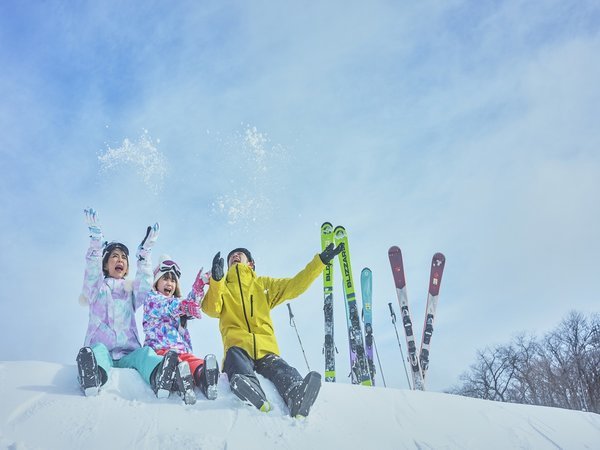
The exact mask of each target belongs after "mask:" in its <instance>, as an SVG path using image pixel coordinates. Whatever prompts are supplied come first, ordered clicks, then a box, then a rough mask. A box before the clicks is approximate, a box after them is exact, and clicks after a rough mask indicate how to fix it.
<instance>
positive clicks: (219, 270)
mask: <svg viewBox="0 0 600 450" xmlns="http://www.w3.org/2000/svg"><path fill="white" fill-rule="evenodd" d="M223 265H224V261H223V258H221V252H217V254H216V255H215V257H214V258H213V263H212V274H211V277H212V279H213V280H215V281H219V280H220V279H221V278H223V275H224V272H223Z"/></svg>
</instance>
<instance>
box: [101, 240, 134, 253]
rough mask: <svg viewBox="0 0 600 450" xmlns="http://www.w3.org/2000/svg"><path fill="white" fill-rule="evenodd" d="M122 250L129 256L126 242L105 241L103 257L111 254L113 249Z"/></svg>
mask: <svg viewBox="0 0 600 450" xmlns="http://www.w3.org/2000/svg"><path fill="white" fill-rule="evenodd" d="M117 249H118V250H121V251H122V252H123V253H125V256H129V249H128V248H127V247H126V246H125V244H122V243H120V242H116V241H112V242H105V243H104V249H103V250H102V257H104V256H105V255H110V253H111V252H112V251H113V250H117Z"/></svg>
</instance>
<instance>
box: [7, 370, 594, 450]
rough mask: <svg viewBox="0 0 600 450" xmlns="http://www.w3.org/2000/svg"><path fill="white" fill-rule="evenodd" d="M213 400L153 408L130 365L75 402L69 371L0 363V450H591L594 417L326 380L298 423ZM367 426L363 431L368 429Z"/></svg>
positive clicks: (223, 387) (277, 412)
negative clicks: (93, 393)
mask: <svg viewBox="0 0 600 450" xmlns="http://www.w3.org/2000/svg"><path fill="white" fill-rule="evenodd" d="M261 382H262V383H263V386H264V389H265V392H266V393H267V396H268V397H269V399H270V400H271V402H272V404H273V406H274V409H273V410H272V411H271V412H269V413H262V412H259V411H258V410H256V409H254V408H253V407H250V406H247V405H244V404H242V403H241V402H240V401H239V400H238V399H237V398H236V397H235V396H234V395H233V394H232V393H231V392H230V391H229V385H228V383H227V378H226V376H225V375H221V379H220V384H219V397H218V398H217V400H215V401H209V400H206V399H204V398H203V397H202V394H200V393H198V396H199V400H198V402H197V403H196V404H195V405H184V404H183V403H182V402H181V400H180V399H179V397H177V395H175V394H173V395H172V396H171V397H170V398H169V399H165V400H158V399H157V398H156V397H154V394H153V393H152V391H151V390H150V388H149V387H148V386H147V385H146V384H145V383H144V382H143V381H142V380H141V378H140V377H139V375H138V374H137V372H135V371H134V370H131V369H113V371H112V372H111V377H110V379H109V381H108V383H107V384H106V385H105V386H104V387H103V389H102V390H101V393H100V395H99V396H97V397H90V398H86V397H84V396H83V395H82V394H81V392H80V390H79V387H78V385H77V381H76V369H75V365H62V364H56V363H51V362H40V361H4V362H0V398H2V402H1V403H0V448H2V449H13V450H17V449H18V450H25V449H81V448H85V449H90V450H93V449H103V450H104V449H121V448H122V449H182V448H185V449H227V450H235V449H244V450H247V449H261V450H265V449H274V448H277V449H311V450H316V449H322V448H323V449H324V448H327V449H338V448H344V449H367V448H372V449H378V450H383V449H482V448H485V449H503V450H504V449H511V448H520V449H557V448H564V449H598V448H600V415H598V414H593V413H586V412H581V411H570V410H563V409H558V408H547V407H539V406H527V405H516V404H508V403H498V402H491V401H485V400H478V399H471V398H464V397H459V396H455V395H450V394H442V393H432V392H414V391H409V390H398V389H390V388H387V389H385V388H381V387H365V386H353V385H348V384H334V383H324V385H323V387H322V389H321V392H320V395H319V398H318V399H317V402H316V403H315V405H314V407H313V409H312V411H311V414H310V416H309V417H308V418H307V419H292V418H290V417H289V416H288V415H287V408H286V407H285V405H284V404H283V402H282V401H281V399H280V397H279V396H278V394H277V393H276V391H275V389H274V387H273V385H272V384H271V383H270V382H268V381H267V380H265V379H263V378H261ZM366 430H369V433H367V432H366Z"/></svg>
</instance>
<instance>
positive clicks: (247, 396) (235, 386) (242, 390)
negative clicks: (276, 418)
mask: <svg viewBox="0 0 600 450" xmlns="http://www.w3.org/2000/svg"><path fill="white" fill-rule="evenodd" d="M229 386H230V387H231V391H232V392H233V393H234V394H235V395H236V396H237V397H238V398H239V399H240V400H242V401H243V402H245V403H249V404H251V405H253V406H255V407H256V408H257V409H259V410H261V411H262V412H269V411H270V410H271V404H270V403H269V402H268V401H267V398H266V395H265V393H264V392H263V390H262V388H261V387H260V384H258V380H257V379H256V378H254V377H249V376H247V375H240V374H239V373H236V374H235V375H234V376H233V377H231V380H229Z"/></svg>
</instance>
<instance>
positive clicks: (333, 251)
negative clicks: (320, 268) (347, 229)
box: [319, 243, 344, 264]
mask: <svg viewBox="0 0 600 450" xmlns="http://www.w3.org/2000/svg"><path fill="white" fill-rule="evenodd" d="M342 250H344V244H343V243H341V244H340V245H338V246H337V247H335V248H334V247H333V244H329V245H328V246H327V247H325V250H323V251H322V252H321V254H319V258H321V261H322V262H323V264H329V263H330V262H331V260H332V259H333V258H335V257H336V256H337V255H338V254H339V253H340V252H341V251H342Z"/></svg>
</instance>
